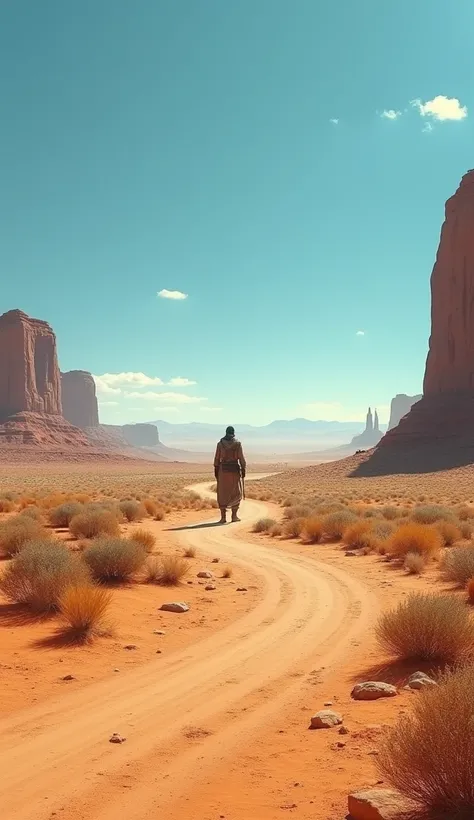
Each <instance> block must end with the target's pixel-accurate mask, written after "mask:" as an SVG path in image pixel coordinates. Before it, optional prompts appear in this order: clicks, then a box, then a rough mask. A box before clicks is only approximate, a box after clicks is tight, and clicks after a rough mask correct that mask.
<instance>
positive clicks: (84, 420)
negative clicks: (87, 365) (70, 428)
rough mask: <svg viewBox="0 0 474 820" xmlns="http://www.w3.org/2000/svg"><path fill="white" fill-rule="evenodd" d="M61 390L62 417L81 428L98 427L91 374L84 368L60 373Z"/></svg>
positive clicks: (97, 413) (97, 411)
mask: <svg viewBox="0 0 474 820" xmlns="http://www.w3.org/2000/svg"><path fill="white" fill-rule="evenodd" d="M61 390H62V403H63V415H64V418H65V419H67V421H69V422H70V423H71V424H74V425H75V426H76V427H80V428H81V430H85V429H86V428H87V427H98V425H99V409H98V405H97V396H96V389H95V381H94V379H93V378H92V374H91V373H88V372H87V371H85V370H70V371H68V372H67V373H61Z"/></svg>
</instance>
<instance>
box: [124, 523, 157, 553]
mask: <svg viewBox="0 0 474 820" xmlns="http://www.w3.org/2000/svg"><path fill="white" fill-rule="evenodd" d="M129 537H130V540H131V541H136V543H137V544H141V545H142V547H144V549H145V550H146V552H151V551H152V550H153V547H154V546H155V544H156V538H155V536H154V535H153V533H152V532H150V531H149V530H146V529H145V528H144V527H139V529H137V530H135V531H134V532H132V533H131V534H130V536H129Z"/></svg>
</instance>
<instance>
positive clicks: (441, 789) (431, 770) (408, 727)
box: [378, 666, 474, 820]
mask: <svg viewBox="0 0 474 820" xmlns="http://www.w3.org/2000/svg"><path fill="white" fill-rule="evenodd" d="M439 684H440V685H439V686H436V687H431V688H430V689H429V690H428V691H426V692H424V693H423V697H420V698H417V699H416V700H415V701H414V704H413V707H412V711H411V714H408V715H404V716H403V719H402V720H399V722H398V723H397V724H396V725H395V727H394V728H392V729H391V730H390V732H389V734H388V736H387V738H386V740H384V741H383V742H382V745H381V749H380V754H379V756H378V768H379V771H380V773H381V775H382V777H383V778H384V780H386V781H387V782H388V783H389V784H390V785H391V786H392V787H394V788H395V789H397V790H398V791H400V792H401V793H402V794H403V795H405V796H406V797H408V798H410V799H411V800H414V801H415V802H416V803H417V804H418V805H419V807H420V812H419V814H417V817H418V816H420V817H421V816H422V817H426V818H428V817H429V818H433V820H435V819H436V820H441V818H448V817H449V818H457V820H469V818H472V817H474V744H473V742H472V732H471V727H472V726H473V725H474V699H473V696H472V693H473V692H474V667H473V666H466V667H464V668H461V669H457V670H456V671H454V672H451V673H448V674H446V675H444V676H443V677H442V679H441V680H440V681H439Z"/></svg>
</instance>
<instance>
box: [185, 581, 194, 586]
mask: <svg viewBox="0 0 474 820" xmlns="http://www.w3.org/2000/svg"><path fill="white" fill-rule="evenodd" d="M186 583H187V584H189V585H190V586H191V584H194V581H186Z"/></svg>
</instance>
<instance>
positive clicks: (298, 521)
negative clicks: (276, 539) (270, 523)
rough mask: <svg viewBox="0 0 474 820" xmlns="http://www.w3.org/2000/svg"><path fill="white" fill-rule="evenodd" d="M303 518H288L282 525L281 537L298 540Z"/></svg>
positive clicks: (303, 522)
mask: <svg viewBox="0 0 474 820" xmlns="http://www.w3.org/2000/svg"><path fill="white" fill-rule="evenodd" d="M305 521H306V519H305V518H289V519H288V521H285V523H284V524H283V529H282V535H283V537H284V538H299V537H300V535H301V533H302V532H303V527H304V524H305Z"/></svg>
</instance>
